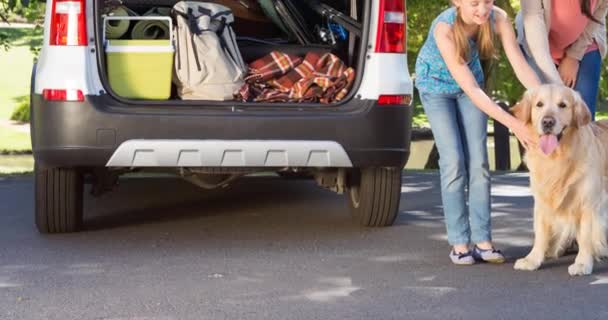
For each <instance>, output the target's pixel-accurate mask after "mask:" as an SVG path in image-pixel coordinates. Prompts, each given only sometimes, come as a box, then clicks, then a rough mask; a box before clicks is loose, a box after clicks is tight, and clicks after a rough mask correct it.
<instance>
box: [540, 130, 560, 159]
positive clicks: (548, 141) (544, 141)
mask: <svg viewBox="0 0 608 320" xmlns="http://www.w3.org/2000/svg"><path fill="white" fill-rule="evenodd" d="M558 145H559V142H557V136H556V135H554V134H544V135H542V136H541V137H540V148H541V149H542V150H543V152H544V153H545V154H546V155H550V154H551V153H553V151H555V149H556V148H557V146H558Z"/></svg>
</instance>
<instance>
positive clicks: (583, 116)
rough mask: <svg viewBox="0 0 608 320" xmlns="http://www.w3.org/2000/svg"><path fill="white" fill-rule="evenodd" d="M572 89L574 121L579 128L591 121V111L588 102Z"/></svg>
mask: <svg viewBox="0 0 608 320" xmlns="http://www.w3.org/2000/svg"><path fill="white" fill-rule="evenodd" d="M570 90H571V92H572V96H573V97H574V108H573V110H574V111H573V113H574V116H573V119H572V122H573V123H574V125H575V126H576V127H577V128H579V127H582V126H584V125H587V124H589V123H590V122H591V112H590V111H589V107H587V104H586V103H585V100H583V98H582V97H581V95H580V94H579V93H578V92H576V91H574V90H572V89H570Z"/></svg>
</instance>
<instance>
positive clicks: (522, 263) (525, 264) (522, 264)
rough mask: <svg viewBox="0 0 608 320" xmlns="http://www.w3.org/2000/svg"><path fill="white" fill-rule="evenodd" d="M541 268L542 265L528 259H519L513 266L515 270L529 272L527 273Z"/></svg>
mask: <svg viewBox="0 0 608 320" xmlns="http://www.w3.org/2000/svg"><path fill="white" fill-rule="evenodd" d="M539 267H540V263H535V262H533V261H532V260H530V259H528V258H521V259H517V261H515V265H514V266H513V268H514V269H515V270H527V271H534V270H537V269H538V268H539Z"/></svg>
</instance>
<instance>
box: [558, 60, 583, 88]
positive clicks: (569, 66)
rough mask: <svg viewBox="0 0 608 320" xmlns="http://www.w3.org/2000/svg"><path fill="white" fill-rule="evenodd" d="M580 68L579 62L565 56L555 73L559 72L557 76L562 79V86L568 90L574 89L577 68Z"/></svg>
mask: <svg viewBox="0 0 608 320" xmlns="http://www.w3.org/2000/svg"><path fill="white" fill-rule="evenodd" d="M579 66H580V61H578V60H576V59H574V58H572V57H569V56H566V57H564V59H562V61H561V63H560V64H559V67H558V68H557V71H559V76H560V77H561V78H562V81H563V82H564V84H565V85H566V86H568V87H570V88H574V86H575V85H576V77H577V75H578V68H579Z"/></svg>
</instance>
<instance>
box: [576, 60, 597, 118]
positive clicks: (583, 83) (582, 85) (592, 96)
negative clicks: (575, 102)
mask: <svg viewBox="0 0 608 320" xmlns="http://www.w3.org/2000/svg"><path fill="white" fill-rule="evenodd" d="M601 72H602V56H601V55H600V51H599V50H593V51H591V52H587V53H586V54H585V55H584V56H583V59H582V60H581V64H580V66H579V68H578V75H577V76H576V85H575V86H574V90H576V91H578V92H579V93H580V94H581V96H582V97H583V100H584V101H585V103H586V104H587V107H589V111H591V119H593V120H595V109H596V104H597V95H598V93H599V89H600V75H601Z"/></svg>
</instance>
